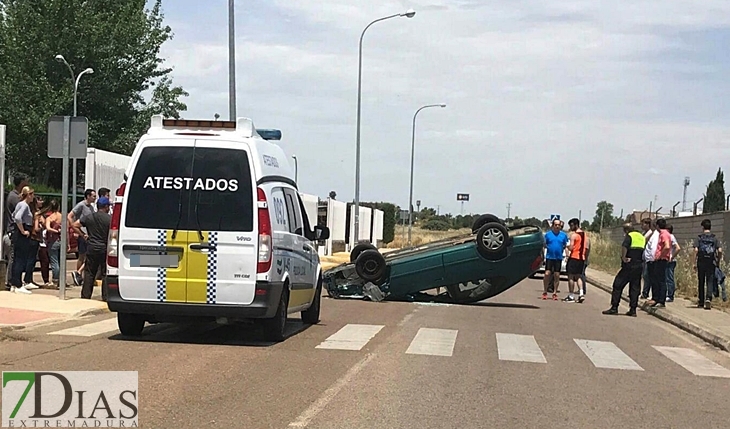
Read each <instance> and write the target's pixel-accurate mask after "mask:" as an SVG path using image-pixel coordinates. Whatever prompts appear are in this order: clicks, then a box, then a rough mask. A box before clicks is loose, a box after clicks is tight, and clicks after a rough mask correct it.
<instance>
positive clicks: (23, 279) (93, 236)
mask: <svg viewBox="0 0 730 429" xmlns="http://www.w3.org/2000/svg"><path fill="white" fill-rule="evenodd" d="M13 185H14V188H13V189H12V190H11V191H10V192H9V193H8V195H7V198H6V201H7V203H6V207H5V210H6V213H5V230H4V232H3V249H4V255H3V257H4V259H5V260H6V261H7V280H6V285H5V286H6V289H7V290H10V291H11V292H14V293H20V294H31V293H32V292H31V291H32V290H34V289H39V288H44V289H57V288H58V286H59V278H60V275H61V267H60V259H61V258H60V256H61V234H62V231H61V228H62V216H63V215H62V214H61V210H60V208H59V203H58V201H57V200H55V199H54V200H50V201H49V202H48V203H44V201H43V200H42V199H41V198H39V197H37V196H36V195H35V191H34V189H33V188H31V187H30V186H29V183H28V179H27V178H26V177H25V176H22V175H18V176H16V177H15V178H14V180H13ZM109 192H110V191H109V189H107V188H102V189H99V195H100V198H99V199H98V201H97V200H96V191H94V190H93V189H87V190H86V191H85V193H84V200H83V201H81V202H80V203H78V204H77V205H76V206H75V207H74V208H73V209H72V210H71V212H70V213H69V214H68V222H69V226H70V227H71V228H72V230H73V231H74V233H75V235H76V236H77V237H78V238H77V242H78V253H79V258H78V260H77V266H76V271H74V272H72V280H73V283H74V284H75V285H76V286H82V290H81V297H82V298H85V299H91V296H92V293H93V289H94V282H95V280H96V279H99V278H101V276H103V275H104V274H105V272H106V248H107V247H106V246H107V239H108V234H109V226H110V224H111V215H110V213H109V212H110V201H109V198H108V195H109ZM68 250H69V249H68V248H67V249H66V251H68ZM38 262H40V264H41V277H42V279H43V283H42V284H36V283H35V282H34V280H33V273H34V271H35V266H36V263H38ZM64 268H65V267H64ZM63 271H64V273H65V269H64V270H63ZM82 273H83V274H82ZM50 274H52V275H53V277H52V278H51V277H50ZM69 286H70V285H69ZM104 292H105V291H102V297H103V298H106V297H105V293H104Z"/></svg>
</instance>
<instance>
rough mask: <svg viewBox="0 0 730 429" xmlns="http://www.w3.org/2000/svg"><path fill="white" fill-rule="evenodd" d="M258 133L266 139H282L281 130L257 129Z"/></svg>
mask: <svg viewBox="0 0 730 429" xmlns="http://www.w3.org/2000/svg"><path fill="white" fill-rule="evenodd" d="M256 133H257V134H258V135H260V136H261V138H262V139H264V140H281V130H275V129H256Z"/></svg>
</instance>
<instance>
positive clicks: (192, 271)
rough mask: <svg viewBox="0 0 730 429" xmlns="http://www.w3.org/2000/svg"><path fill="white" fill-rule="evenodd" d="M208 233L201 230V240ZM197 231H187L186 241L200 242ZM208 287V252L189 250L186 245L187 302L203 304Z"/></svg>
mask: <svg viewBox="0 0 730 429" xmlns="http://www.w3.org/2000/svg"><path fill="white" fill-rule="evenodd" d="M208 237H209V234H208V232H207V231H203V240H202V241H203V242H207V241H208ZM200 242H201V240H200V237H198V232H197V231H189V232H188V243H200ZM207 287H208V252H205V251H200V250H190V247H188V300H187V302H189V303H195V304H205V303H206V301H207V300H206V290H207Z"/></svg>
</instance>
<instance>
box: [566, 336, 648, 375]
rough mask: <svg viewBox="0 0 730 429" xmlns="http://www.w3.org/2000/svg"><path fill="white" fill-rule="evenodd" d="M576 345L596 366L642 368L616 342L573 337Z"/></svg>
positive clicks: (641, 369)
mask: <svg viewBox="0 0 730 429" xmlns="http://www.w3.org/2000/svg"><path fill="white" fill-rule="evenodd" d="M573 341H575V343H576V344H578V347H580V349H581V350H582V351H583V353H585V355H586V356H588V359H590V360H591V362H593V365H595V366H596V368H609V369H622V370H633V371H643V370H644V369H643V368H642V367H640V366H639V364H638V363H636V362H634V360H633V359H631V358H630V357H629V356H628V355H627V354H626V353H624V352H623V351H621V349H620V348H618V346H616V344H614V343H611V342H608V341H590V340H578V339H574V340H573Z"/></svg>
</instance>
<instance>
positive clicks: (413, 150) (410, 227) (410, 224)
mask: <svg viewBox="0 0 730 429" xmlns="http://www.w3.org/2000/svg"><path fill="white" fill-rule="evenodd" d="M429 107H446V104H444V103H441V104H428V105H426V106H422V107H421V108H419V109H418V110H416V113H414V114H413V127H412V130H413V131H412V135H411V187H410V194H409V196H408V245H409V246H410V245H411V232H412V230H413V164H414V161H415V153H416V117H417V116H418V113H419V112H420V111H421V110H423V109H427V108H429Z"/></svg>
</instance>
